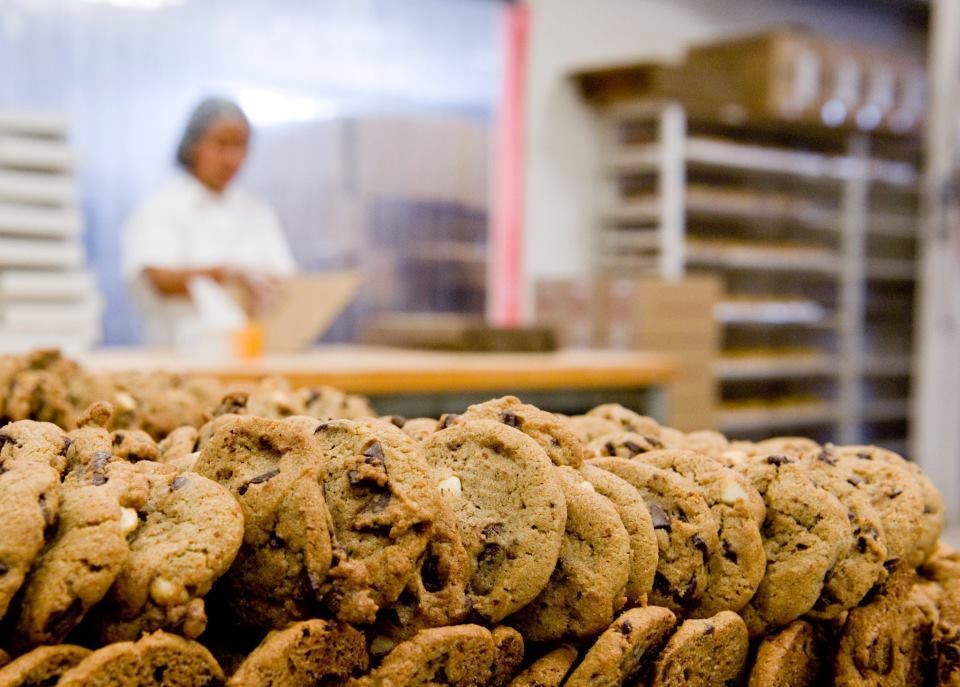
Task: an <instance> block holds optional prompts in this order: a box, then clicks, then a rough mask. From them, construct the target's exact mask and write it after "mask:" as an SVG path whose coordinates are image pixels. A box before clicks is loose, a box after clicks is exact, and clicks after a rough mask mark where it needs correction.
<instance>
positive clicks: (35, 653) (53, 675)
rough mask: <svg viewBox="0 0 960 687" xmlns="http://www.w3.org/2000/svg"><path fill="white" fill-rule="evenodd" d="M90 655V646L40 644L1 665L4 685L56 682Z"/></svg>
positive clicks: (36, 685)
mask: <svg viewBox="0 0 960 687" xmlns="http://www.w3.org/2000/svg"><path fill="white" fill-rule="evenodd" d="M89 655H90V649H85V648H84V647H82V646H75V645H73V644H57V645H56V646H38V647H37V648H36V649H34V650H32V651H28V652H27V653H25V654H23V655H22V656H20V657H18V658H17V659H16V660H14V661H12V662H11V663H8V664H7V665H5V666H3V667H0V685H3V687H39V686H41V685H55V684H57V680H59V679H60V676H61V675H63V674H64V673H65V672H66V671H68V670H70V669H71V668H73V667H74V666H75V665H77V664H78V663H80V661H82V660H83V659H85V658H86V657H87V656H89Z"/></svg>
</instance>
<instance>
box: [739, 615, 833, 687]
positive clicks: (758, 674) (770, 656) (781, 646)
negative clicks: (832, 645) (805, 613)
mask: <svg viewBox="0 0 960 687" xmlns="http://www.w3.org/2000/svg"><path fill="white" fill-rule="evenodd" d="M819 634H820V633H819V632H818V631H817V629H816V628H815V627H814V626H813V625H811V624H810V623H808V622H806V621H805V620H794V621H793V622H792V623H790V624H789V625H787V626H786V627H785V628H783V629H782V630H780V631H779V632H777V633H775V634H771V635H769V636H767V637H764V638H763V640H762V641H761V642H760V645H759V648H758V649H757V655H756V658H755V659H754V662H753V667H752V668H751V670H750V679H749V681H748V683H747V687H814V685H817V684H822V683H821V682H820V681H821V680H822V678H823V676H822V675H821V670H822V668H823V656H824V655H825V654H826V646H825V645H824V642H823V641H822V638H821V637H820V636H819Z"/></svg>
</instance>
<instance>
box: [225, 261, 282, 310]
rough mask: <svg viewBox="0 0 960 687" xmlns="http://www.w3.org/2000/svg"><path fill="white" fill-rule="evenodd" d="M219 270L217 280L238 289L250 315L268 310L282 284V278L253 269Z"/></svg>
mask: <svg viewBox="0 0 960 687" xmlns="http://www.w3.org/2000/svg"><path fill="white" fill-rule="evenodd" d="M219 271H220V275H218V276H219V279H218V281H220V283H222V284H224V285H225V286H228V287H229V286H233V287H235V288H238V289H239V290H240V292H241V295H242V297H243V300H244V304H243V305H244V309H245V310H246V311H247V315H249V316H251V317H258V316H260V315H262V314H263V313H265V312H266V311H267V310H269V309H270V307H271V306H272V305H273V303H274V302H275V301H276V299H277V296H278V295H279V293H280V288H281V287H282V286H283V280H282V279H280V278H278V277H276V276H274V275H271V274H266V273H263V272H257V271H255V270H241V269H235V268H220V270H219Z"/></svg>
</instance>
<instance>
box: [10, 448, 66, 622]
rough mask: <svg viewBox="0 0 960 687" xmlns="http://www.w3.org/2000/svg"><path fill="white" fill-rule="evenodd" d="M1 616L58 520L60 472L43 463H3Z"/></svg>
mask: <svg viewBox="0 0 960 687" xmlns="http://www.w3.org/2000/svg"><path fill="white" fill-rule="evenodd" d="M0 503H2V504H3V517H2V518H0V618H3V617H4V615H5V614H6V613H7V610H8V609H9V606H10V602H11V601H12V600H13V597H14V595H15V594H16V593H17V590H19V589H20V586H21V585H22V584H23V581H24V579H25V578H26V576H27V571H28V570H29V569H30V566H31V565H32V564H33V561H34V560H35V559H36V557H37V555H39V553H40V551H41V549H42V548H43V545H44V541H45V538H44V533H45V532H46V531H47V529H48V528H52V527H53V526H54V525H56V523H57V516H58V513H59V510H60V475H58V474H57V471H56V470H54V469H53V468H52V467H50V466H49V465H44V464H42V463H21V464H18V465H16V464H12V465H11V466H10V467H6V466H2V465H0Z"/></svg>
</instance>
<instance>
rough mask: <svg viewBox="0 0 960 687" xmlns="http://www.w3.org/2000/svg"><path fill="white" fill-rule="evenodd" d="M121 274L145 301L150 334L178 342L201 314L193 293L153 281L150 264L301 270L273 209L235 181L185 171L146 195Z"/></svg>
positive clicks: (281, 272)
mask: <svg viewBox="0 0 960 687" xmlns="http://www.w3.org/2000/svg"><path fill="white" fill-rule="evenodd" d="M122 261H123V275H124V278H125V279H126V281H127V283H128V284H129V285H130V287H131V289H132V291H133V294H134V298H135V300H136V302H137V304H138V305H139V306H140V310H141V313H142V315H143V320H144V322H143V323H144V338H145V339H146V343H147V344H148V345H152V346H172V345H176V344H177V342H178V341H182V340H183V338H184V336H189V335H188V334H187V332H190V333H191V334H192V333H193V332H194V331H195V328H196V327H195V325H196V321H197V314H196V311H195V310H194V308H193V306H192V305H191V304H190V302H189V300H188V299H185V298H168V297H164V296H161V295H160V294H158V293H156V291H155V290H154V289H153V288H152V287H151V286H150V285H149V283H147V281H146V280H145V279H144V278H143V276H142V274H141V273H142V271H143V269H144V268H147V267H160V268H168V269H192V268H206V267H215V266H224V267H235V268H239V269H245V270H251V271H254V272H258V273H261V274H270V275H274V276H280V277H282V276H287V275H290V274H292V273H293V272H295V271H296V263H295V262H294V260H293V256H292V255H291V253H290V248H289V246H288V245H287V241H286V238H285V237H284V235H283V230H282V229H281V228H280V223H279V221H278V220H277V217H276V215H275V214H274V212H273V210H271V209H270V207H269V206H267V205H266V204H265V203H263V202H262V201H260V200H258V199H257V198H255V197H253V196H251V195H249V194H247V193H245V192H243V191H242V190H239V189H235V188H233V187H232V186H231V187H228V188H227V189H225V190H224V191H223V192H222V193H219V194H218V193H214V192H212V191H210V190H209V189H208V188H207V187H205V186H204V185H203V184H202V183H200V181H198V180H197V179H196V178H194V177H193V176H192V175H190V174H181V175H179V176H178V177H177V178H175V179H174V180H172V181H171V182H170V183H169V184H168V185H167V186H166V187H164V188H162V189H160V190H159V191H157V192H156V193H155V194H154V195H152V196H150V197H149V198H147V199H146V200H145V201H144V202H143V203H142V204H141V205H140V206H139V207H138V208H137V209H136V210H135V211H134V213H133V215H132V216H131V217H130V219H129V220H128V222H127V225H126V227H125V228H124V231H123V241H122Z"/></svg>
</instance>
